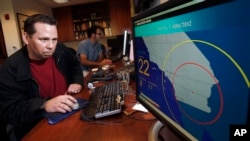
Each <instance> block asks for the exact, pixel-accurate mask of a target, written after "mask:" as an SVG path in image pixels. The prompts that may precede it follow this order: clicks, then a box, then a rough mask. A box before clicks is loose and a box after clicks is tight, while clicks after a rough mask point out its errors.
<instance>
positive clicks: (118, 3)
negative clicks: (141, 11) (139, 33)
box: [107, 0, 132, 35]
mask: <svg viewBox="0 0 250 141" xmlns="http://www.w3.org/2000/svg"><path fill="white" fill-rule="evenodd" d="M107 1H109V7H110V21H111V22H110V25H111V27H112V33H113V35H120V34H123V33H124V30H132V29H131V28H132V25H131V24H132V21H131V11H130V0H107Z"/></svg>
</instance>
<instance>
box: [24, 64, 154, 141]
mask: <svg viewBox="0 0 250 141" xmlns="http://www.w3.org/2000/svg"><path fill="white" fill-rule="evenodd" d="M122 66H123V64H122V63H119V62H117V63H116V64H115V68H117V69H119V68H121V67H122ZM90 77H91V74H89V75H88V76H87V77H86V78H85V81H84V89H83V91H82V92H81V93H79V94H76V95H75V97H78V98H83V99H88V98H89V96H90V92H91V91H90V90H89V89H88V88H87V82H88V80H89V79H90ZM104 83H106V82H101V83H98V84H97V85H103V84H104ZM124 98H125V103H124V109H125V110H126V109H131V108H132V106H133V105H134V104H135V103H136V102H137V101H136V96H135V84H134V82H131V83H130V89H129V92H128V94H127V95H126V96H125V97H124ZM81 112H82V111H81V110H80V111H78V112H76V113H74V114H72V115H71V116H69V117H67V118H66V119H64V120H62V121H60V122H58V123H57V124H54V125H50V124H48V121H47V119H43V120H41V121H40V122H39V123H38V124H37V125H36V126H35V127H34V128H33V129H32V130H31V131H30V132H29V133H28V134H27V135H26V136H25V137H24V138H23V141H34V140H36V141H39V140H42V141H44V140H46V141H50V140H53V141H54V140H61V141H68V140H69V141H78V140H79V141H80V140H90V141H95V140H98V141H123V140H125V141H145V140H147V136H148V131H149V129H150V127H151V126H152V125H153V123H154V122H155V121H156V120H155V118H154V117H153V116H152V115H151V114H150V113H142V112H134V113H133V114H131V115H130V116H127V115H125V114H123V113H120V114H117V115H112V116H108V117H104V118H100V119H96V120H93V121H92V122H89V121H83V120H80V116H81Z"/></svg>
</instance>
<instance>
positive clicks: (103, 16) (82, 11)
mask: <svg viewBox="0 0 250 141" xmlns="http://www.w3.org/2000/svg"><path fill="white" fill-rule="evenodd" d="M72 17H73V26H74V27H73V28H74V29H73V30H74V37H75V39H76V40H78V39H82V38H87V29H88V28H89V27H91V26H92V25H98V26H101V27H103V33H104V36H112V31H111V26H110V15H109V3H108V2H107V1H102V2H95V3H88V4H82V5H75V6H72Z"/></svg>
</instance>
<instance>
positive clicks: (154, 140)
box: [148, 121, 164, 141]
mask: <svg viewBox="0 0 250 141" xmlns="http://www.w3.org/2000/svg"><path fill="white" fill-rule="evenodd" d="M163 127H164V125H163V124H162V123H161V122H160V121H156V122H155V123H154V124H153V125H152V126H151V128H150V129H149V133H148V141H158V135H159V132H160V130H161V128H163Z"/></svg>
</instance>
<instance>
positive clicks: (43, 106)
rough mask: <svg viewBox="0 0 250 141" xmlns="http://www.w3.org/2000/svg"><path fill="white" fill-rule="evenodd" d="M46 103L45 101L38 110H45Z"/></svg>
mask: <svg viewBox="0 0 250 141" xmlns="http://www.w3.org/2000/svg"><path fill="white" fill-rule="evenodd" d="M46 103H47V101H45V102H44V103H43V104H42V105H41V106H40V109H45V105H46Z"/></svg>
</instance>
